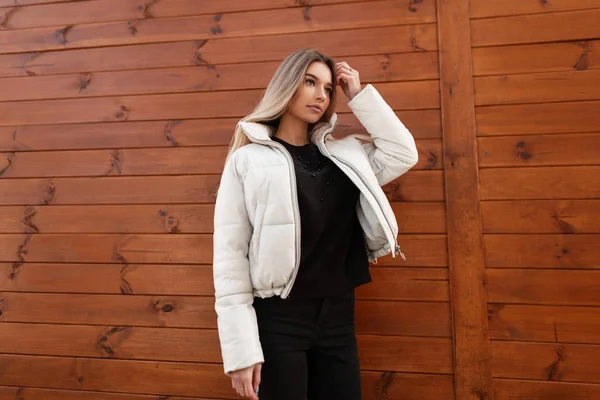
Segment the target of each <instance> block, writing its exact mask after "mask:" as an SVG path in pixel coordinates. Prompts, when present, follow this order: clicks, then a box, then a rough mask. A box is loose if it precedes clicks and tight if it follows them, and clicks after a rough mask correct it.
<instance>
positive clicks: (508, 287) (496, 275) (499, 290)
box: [486, 269, 600, 306]
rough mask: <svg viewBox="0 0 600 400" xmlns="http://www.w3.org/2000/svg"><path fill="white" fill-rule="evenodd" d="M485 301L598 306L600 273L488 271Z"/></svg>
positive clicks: (523, 270)
mask: <svg viewBox="0 0 600 400" xmlns="http://www.w3.org/2000/svg"><path fill="white" fill-rule="evenodd" d="M486 276H487V282H488V283H487V294H488V301H490V302H492V303H511V304H547V305H567V306H600V291H599V290H598V288H597V287H594V285H593V284H590V283H591V282H600V270H595V271H590V270H587V271H584V270H581V271H576V270H561V271H553V270H532V269H487V270H486Z"/></svg>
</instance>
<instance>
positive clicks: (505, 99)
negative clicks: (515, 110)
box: [474, 14, 600, 106]
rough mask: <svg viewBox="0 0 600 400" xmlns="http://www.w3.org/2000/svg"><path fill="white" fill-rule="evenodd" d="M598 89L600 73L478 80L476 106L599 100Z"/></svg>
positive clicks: (579, 72) (518, 76)
mask: <svg viewBox="0 0 600 400" xmlns="http://www.w3.org/2000/svg"><path fill="white" fill-rule="evenodd" d="M599 16H600V14H599ZM598 87H600V70H589V71H569V72H546V73H539V74H531V73H530V74H521V75H502V76H487V77H478V78H475V79H474V89H475V105H477V106H482V105H496V104H526V103H546V102H560V101H580V100H598V99H599V98H600V93H598Z"/></svg>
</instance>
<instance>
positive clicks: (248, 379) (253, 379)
mask: <svg viewBox="0 0 600 400" xmlns="http://www.w3.org/2000/svg"><path fill="white" fill-rule="evenodd" d="M261 368H262V365H261V364H260V363H258V364H254V365H252V366H250V367H248V368H244V369H240V370H237V371H233V372H232V373H231V374H230V376H231V387H233V388H234V389H235V391H236V392H238V394H239V395H240V396H242V397H246V398H249V399H251V400H258V396H257V394H256V390H257V389H258V386H259V385H260V370H261Z"/></svg>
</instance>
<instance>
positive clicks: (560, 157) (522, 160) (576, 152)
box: [477, 133, 600, 168]
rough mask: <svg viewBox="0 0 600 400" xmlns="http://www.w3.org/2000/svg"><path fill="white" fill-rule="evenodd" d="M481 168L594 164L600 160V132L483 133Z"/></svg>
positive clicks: (480, 139) (481, 140) (479, 143)
mask: <svg viewBox="0 0 600 400" xmlns="http://www.w3.org/2000/svg"><path fill="white" fill-rule="evenodd" d="M477 152H478V155H479V157H478V160H479V167H480V168H488V167H520V166H556V165H594V164H598V162H599V160H600V133H582V134H568V135H529V136H517V135H511V136H503V137H502V136H498V137H480V138H478V139H477Z"/></svg>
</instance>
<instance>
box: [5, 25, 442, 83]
mask: <svg viewBox="0 0 600 400" xmlns="http://www.w3.org/2000/svg"><path fill="white" fill-rule="evenodd" d="M436 28H437V27H436V24H424V25H410V26H404V25H400V26H389V27H369V28H364V29H346V30H341V31H330V32H327V34H326V35H323V34H322V33H320V32H305V33H297V34H288V35H274V36H246V37H240V38H229V39H212V40H199V41H190V40H188V41H180V42H169V43H150V44H130V45H127V46H114V47H100V48H89V49H77V50H61V51H46V52H35V53H24V54H7V55H0V76H35V75H49V74H64V73H92V72H97V71H115V70H131V69H146V68H170V67H182V66H202V65H205V66H206V65H212V66H215V68H219V66H220V65H222V64H230V63H241V62H266V61H278V62H280V61H281V60H283V59H284V58H285V57H287V56H288V55H289V54H291V53H292V52H294V51H295V50H296V49H298V48H303V47H314V48H316V49H317V50H319V51H321V52H324V53H325V54H328V55H329V56H332V57H339V59H338V61H339V60H342V59H346V58H348V59H351V57H356V56H365V55H371V57H367V58H365V60H370V61H368V62H371V63H373V64H379V65H389V67H388V69H390V70H396V69H397V68H396V64H395V63H394V64H393V65H392V64H391V61H392V60H391V58H388V57H387V56H385V55H386V54H395V53H415V52H418V53H421V52H434V54H435V51H436V50H437V30H436ZM374 44H376V45H374ZM156 54H160V55H161V57H156ZM381 54H383V55H384V56H381ZM398 57H401V59H402V60H403V61H406V60H405V58H404V57H402V56H398ZM424 57H427V56H424ZM410 59H413V60H414V58H412V57H411V58H410ZM398 67H399V68H398V69H402V65H399V66H398Z"/></svg>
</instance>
